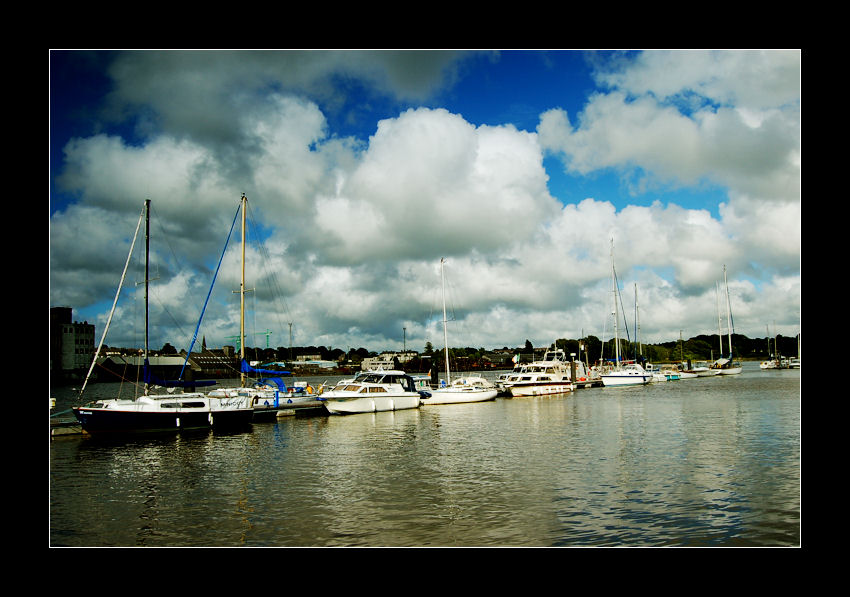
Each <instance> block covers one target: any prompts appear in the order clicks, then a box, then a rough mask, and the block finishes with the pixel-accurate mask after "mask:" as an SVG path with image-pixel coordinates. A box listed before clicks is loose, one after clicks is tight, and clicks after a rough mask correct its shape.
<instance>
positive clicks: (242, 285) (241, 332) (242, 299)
mask: <svg viewBox="0 0 850 597" xmlns="http://www.w3.org/2000/svg"><path fill="white" fill-rule="evenodd" d="M247 203H248V198H247V197H245V193H242V280H241V282H240V285H239V356H240V366H239V371H240V375H239V379H240V382H241V385H242V387H245V371H244V370H243V367H242V365H241V363H242V362H244V361H245V212H246V211H247V210H246V206H247Z"/></svg>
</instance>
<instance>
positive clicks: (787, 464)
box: [50, 362, 801, 547]
mask: <svg viewBox="0 0 850 597" xmlns="http://www.w3.org/2000/svg"><path fill="white" fill-rule="evenodd" d="M743 367H744V368H743V372H742V373H741V374H739V375H734V376H722V375H718V376H713V377H702V378H695V379H691V380H688V381H683V380H678V381H672V382H667V383H650V384H648V385H645V386H633V387H622V388H609V387H591V388H585V389H580V390H578V391H571V392H568V393H562V394H555V395H548V396H530V397H522V398H511V397H506V396H504V395H502V396H500V397H498V398H496V399H495V400H490V401H485V402H476V403H466V404H448V405H434V406H432V407H427V408H426V407H423V408H413V409H406V410H401V411H389V412H374V413H364V414H356V415H346V416H332V415H324V414H323V415H320V416H316V415H312V416H303V415H299V414H298V413H299V411H300V410H302V409H303V410H307V409H308V406H306V405H304V403H301V404H299V405H298V407H297V408H295V407H294V405H293V408H290V409H287V410H290V411H294V412H293V414H291V415H283V416H277V413H275V416H274V417H269V418H265V419H263V420H255V423H254V424H253V426H252V428H251V429H250V430H246V431H240V432H224V431H215V430H197V431H193V432H184V433H171V434H154V435H141V436H132V437H122V438H109V439H105V438H99V437H96V436H86V435H69V436H55V437H54V438H53V439H52V440H51V443H50V478H51V481H50V543H51V545H53V546H180V547H191V546H220V547H221V546H224V547H235V546H248V547H342V546H350V547H374V546H387V547H421V546H426V547H427V546H430V547H452V546H465V547H470V546H473V547H474V546H486V547H575V546H579V547H613V546H618V547H619V546H626V547H651V546H668V547H669V546H689V547H712V546H715V547H742V546H744V547H758V546H771V547H796V546H799V545H800V535H801V532H800V499H801V496H800V492H801V470H800V465H801V462H800V450H801V445H800V434H801V424H800V416H801V395H800V370H799V369H785V370H776V371H770V372H766V371H763V370H761V369H760V368H759V365H758V363H757V362H745V363H744V365H743ZM497 375H498V372H492V373H488V374H487V377H491V378H492V379H495V377H497ZM341 379H342V377H340V378H339V379H336V378H330V379H324V378H314V379H310V380H309V381H310V383H311V385H313V386H314V387H319V386H320V385H321V384H323V383H326V384H328V385H333V384H335V383H336V382H337V381H340V380H341ZM102 385H103V386H104V387H100V386H101V384H94V385H93V386H92V389H91V390H92V392H93V393H98V392H114V390H113V389H112V388H109V387H105V386H111V385H114V384H102ZM60 390H61V391H60ZM55 393H56V398H57V403H56V412H57V413H60V412H62V411H63V410H65V409H67V408H68V407H69V405H70V404H71V402H73V399H74V391H73V388H56V392H55ZM57 418H59V419H61V418H63V417H61V416H60V417H57ZM107 488H108V489H107ZM107 491H108V493H107Z"/></svg>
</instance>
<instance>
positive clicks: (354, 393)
mask: <svg viewBox="0 0 850 597" xmlns="http://www.w3.org/2000/svg"><path fill="white" fill-rule="evenodd" d="M347 381H348V383H346V384H344V385H343V384H342V383H339V384H337V385H336V386H334V387H333V388H332V389H330V390H328V391H326V392H324V393H322V394H321V395H319V396H318V397H317V400H319V401H320V402H322V403H324V405H325V408H326V409H327V410H328V412H329V413H331V414H334V415H347V414H355V413H371V412H383V411H393V410H403V409H408V408H419V401H420V399H421V398H422V397H423V395H422V394H420V392H424V390H417V389H416V384H415V382H414V381H413V378H412V377H411V376H410V375H408V374H407V373H405V372H404V371H396V370H389V371H364V372H362V373H358V374H357V376H356V377H355V378H354V379H352V380H347ZM425 393H427V392H425Z"/></svg>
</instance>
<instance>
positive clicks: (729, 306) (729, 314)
mask: <svg viewBox="0 0 850 597" xmlns="http://www.w3.org/2000/svg"><path fill="white" fill-rule="evenodd" d="M723 282H724V284H726V319H727V323H728V325H729V360H730V361H731V360H732V304H731V303H730V302H729V282H728V280H727V279H726V265H725V264H724V265H723Z"/></svg>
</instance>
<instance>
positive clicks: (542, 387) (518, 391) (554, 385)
mask: <svg viewBox="0 0 850 597" xmlns="http://www.w3.org/2000/svg"><path fill="white" fill-rule="evenodd" d="M572 390H573V384H572V382H569V381H563V382H548V383H540V384H534V383H529V384H522V383H519V384H514V385H511V386H508V391H510V393H511V396H513V397H514V398H522V397H527V396H549V395H551V394H565V393H567V392H571V391H572Z"/></svg>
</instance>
